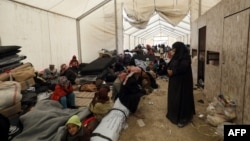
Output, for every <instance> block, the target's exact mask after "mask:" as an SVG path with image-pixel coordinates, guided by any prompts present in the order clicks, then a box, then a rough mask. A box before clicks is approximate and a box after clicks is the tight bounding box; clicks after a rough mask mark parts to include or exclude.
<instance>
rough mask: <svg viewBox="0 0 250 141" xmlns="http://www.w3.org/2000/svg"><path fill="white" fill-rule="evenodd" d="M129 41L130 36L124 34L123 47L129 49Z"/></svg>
mask: <svg viewBox="0 0 250 141" xmlns="http://www.w3.org/2000/svg"><path fill="white" fill-rule="evenodd" d="M129 43H130V40H129V36H128V35H126V34H124V36H123V49H124V50H126V49H129Z"/></svg>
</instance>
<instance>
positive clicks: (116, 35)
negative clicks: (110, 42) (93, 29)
mask: <svg viewBox="0 0 250 141" xmlns="http://www.w3.org/2000/svg"><path fill="white" fill-rule="evenodd" d="M114 11H115V46H116V47H115V49H116V52H118V51H119V48H118V31H117V27H118V26H117V24H118V21H117V6H116V0H114Z"/></svg>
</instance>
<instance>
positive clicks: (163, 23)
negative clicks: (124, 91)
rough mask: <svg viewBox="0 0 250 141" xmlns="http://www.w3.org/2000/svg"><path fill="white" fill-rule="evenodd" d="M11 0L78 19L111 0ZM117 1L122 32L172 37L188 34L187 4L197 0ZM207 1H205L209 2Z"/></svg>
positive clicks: (145, 37)
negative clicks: (122, 5) (119, 4)
mask: <svg viewBox="0 0 250 141" xmlns="http://www.w3.org/2000/svg"><path fill="white" fill-rule="evenodd" d="M12 1H15V2H18V3H22V4H26V5H29V6H32V7H35V8H39V9H42V10H46V11H49V12H52V13H56V14H59V15H63V16H66V17H70V18H74V19H77V20H80V19H81V18H84V17H85V16H87V15H88V14H90V13H91V12H93V11H94V10H96V9H98V8H99V7H101V6H103V5H105V4H107V3H108V2H110V1H112V0H12ZM117 1H119V2H121V3H122V2H123V3H124V13H123V15H124V19H125V20H124V24H123V26H124V27H123V31H124V34H126V35H129V36H136V37H138V38H143V39H148V38H150V37H152V36H154V35H157V34H158V35H160V34H161V35H164V36H165V35H166V36H171V37H173V38H178V37H181V36H186V35H189V34H190V7H191V4H193V5H194V4H197V0H117ZM218 1H220V0H213V1H211V3H215V4H216V3H218ZM211 3H210V4H209V5H212V4H211ZM204 4H205V5H204ZM203 5H204V7H206V9H208V7H209V5H208V4H207V3H204V2H203ZM192 7H194V6H192ZM210 7H211V6H210ZM141 29H142V30H141Z"/></svg>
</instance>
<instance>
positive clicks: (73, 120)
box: [66, 115, 82, 128]
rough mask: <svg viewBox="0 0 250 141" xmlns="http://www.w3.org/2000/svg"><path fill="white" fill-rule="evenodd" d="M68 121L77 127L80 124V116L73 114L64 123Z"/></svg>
mask: <svg viewBox="0 0 250 141" xmlns="http://www.w3.org/2000/svg"><path fill="white" fill-rule="evenodd" d="M70 123H71V124H75V125H77V126H78V127H79V128H80V127H81V126H82V123H81V121H80V118H79V117H78V116H77V115H73V116H72V117H70V118H69V120H68V121H67V123H66V125H68V124H70Z"/></svg>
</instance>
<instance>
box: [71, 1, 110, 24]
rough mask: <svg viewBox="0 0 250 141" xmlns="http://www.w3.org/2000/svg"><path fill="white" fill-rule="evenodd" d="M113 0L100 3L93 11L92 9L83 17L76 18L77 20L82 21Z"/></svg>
mask: <svg viewBox="0 0 250 141" xmlns="http://www.w3.org/2000/svg"><path fill="white" fill-rule="evenodd" d="M110 1H111V0H105V1H103V2H101V3H99V4H98V5H96V6H95V7H93V8H92V9H90V10H89V11H87V12H85V13H83V14H82V15H81V16H79V17H78V18H76V20H79V21H80V20H81V19H82V18H84V17H86V16H88V15H89V14H91V13H92V12H94V11H96V10H97V9H99V8H101V7H102V6H104V5H105V4H107V3H108V2H110Z"/></svg>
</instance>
